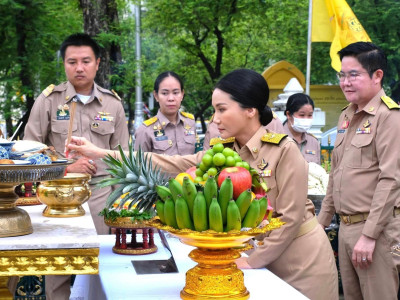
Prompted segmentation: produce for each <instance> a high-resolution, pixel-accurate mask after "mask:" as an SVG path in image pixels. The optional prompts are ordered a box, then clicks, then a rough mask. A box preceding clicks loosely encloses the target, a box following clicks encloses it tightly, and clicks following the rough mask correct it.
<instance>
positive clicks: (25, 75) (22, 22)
mask: <svg viewBox="0 0 400 300" xmlns="http://www.w3.org/2000/svg"><path fill="white" fill-rule="evenodd" d="M29 3H30V1H22V4H23V5H25V9H24V10H22V11H21V14H20V17H19V18H20V19H19V21H18V22H16V23H15V24H16V36H17V37H18V42H17V53H18V61H19V64H20V66H21V71H20V73H19V77H20V80H21V83H22V87H21V90H22V92H23V94H24V95H25V97H26V112H25V114H24V115H23V116H22V118H21V120H20V122H23V124H22V126H21V127H20V129H19V134H18V136H19V137H23V132H24V128H25V125H26V123H28V119H29V115H30V113H31V109H32V106H33V103H34V101H35V99H34V98H33V90H34V87H33V83H32V81H31V78H30V77H29V74H30V73H29V66H28V63H27V61H26V59H25V58H26V57H27V55H26V52H27V51H26V45H25V42H26V35H27V32H29V31H30V30H31V25H30V17H29V16H27V15H29V14H28V11H29V9H30V7H29V6H30V4H29ZM9 118H10V120H8V118H7V119H6V123H7V133H8V136H11V135H12V134H13V128H12V122H11V116H9ZM18 123H19V122H18ZM10 124H11V126H10Z"/></svg>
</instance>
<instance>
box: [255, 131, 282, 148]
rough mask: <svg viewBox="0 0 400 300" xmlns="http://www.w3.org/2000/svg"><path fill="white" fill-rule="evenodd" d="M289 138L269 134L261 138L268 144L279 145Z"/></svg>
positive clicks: (272, 133)
mask: <svg viewBox="0 0 400 300" xmlns="http://www.w3.org/2000/svg"><path fill="white" fill-rule="evenodd" d="M287 136H288V135H287V134H282V133H274V132H268V133H266V134H264V135H263V136H262V137H261V140H262V141H263V142H266V143H270V144H276V145H279V143H280V142H281V141H282V140H283V139H284V138H285V137H287Z"/></svg>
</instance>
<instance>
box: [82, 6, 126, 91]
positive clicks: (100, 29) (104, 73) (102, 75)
mask: <svg viewBox="0 0 400 300" xmlns="http://www.w3.org/2000/svg"><path fill="white" fill-rule="evenodd" d="M80 5H81V8H82V13H83V24H84V31H85V33H87V34H89V35H90V36H92V37H96V36H97V35H98V34H99V33H114V34H118V33H117V32H115V29H114V28H117V26H116V25H117V24H118V10H117V3H116V1H115V0H97V1H94V0H80ZM114 25H115V26H114ZM101 43H102V46H103V47H102V48H101V51H100V66H99V70H98V71H97V75H96V78H95V81H96V83H97V84H99V85H100V86H102V87H104V88H107V89H111V86H110V80H109V78H108V75H110V74H111V73H112V63H115V64H119V63H121V60H122V58H121V48H120V46H119V45H118V44H115V43H114V42H108V41H104V40H102V41H101Z"/></svg>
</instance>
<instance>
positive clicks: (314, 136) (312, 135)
mask: <svg viewBox="0 0 400 300" xmlns="http://www.w3.org/2000/svg"><path fill="white" fill-rule="evenodd" d="M307 134H308V135H311V136H312V137H313V138H315V139H317V140H318V138H317V137H316V136H315V135H313V134H312V133H309V132H307Z"/></svg>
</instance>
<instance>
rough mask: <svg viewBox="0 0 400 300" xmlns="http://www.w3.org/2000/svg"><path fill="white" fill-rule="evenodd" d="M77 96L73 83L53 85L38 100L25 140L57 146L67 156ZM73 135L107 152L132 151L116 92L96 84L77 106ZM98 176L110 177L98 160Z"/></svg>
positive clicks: (57, 149) (59, 152) (123, 113)
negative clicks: (85, 99) (71, 118)
mask: <svg viewBox="0 0 400 300" xmlns="http://www.w3.org/2000/svg"><path fill="white" fill-rule="evenodd" d="M74 96H76V92H75V88H74V87H73V85H72V84H71V83H70V82H65V83H62V84H60V85H58V86H54V85H50V86H49V87H47V88H46V89H45V90H44V91H43V92H42V93H41V94H40V95H39V97H38V98H37V99H36V101H35V104H34V105H33V108H32V111H31V114H30V116H29V120H28V123H27V124H26V127H25V135H24V139H26V140H34V141H39V142H41V143H44V144H46V145H48V146H54V148H55V149H56V151H57V152H58V154H59V155H61V156H64V149H65V140H66V139H67V135H68V127H69V117H70V111H69V109H70V107H71V100H72V98H73V97H74ZM72 135H74V136H82V137H85V138H86V139H88V140H89V141H91V142H92V143H93V144H95V145H96V146H98V147H100V148H104V149H117V146H118V145H119V144H121V146H122V147H123V148H124V149H128V141H129V133H128V127H127V124H126V118H125V112H124V108H123V106H122V103H121V100H120V99H119V97H118V96H117V95H115V94H114V93H113V92H111V91H109V90H106V89H103V88H101V87H100V86H98V85H97V84H94V87H93V92H92V95H91V96H90V99H89V100H88V102H87V103H86V104H85V105H84V104H83V103H82V102H80V101H78V102H77V103H76V109H75V117H74V124H73V128H72ZM96 165H97V173H96V175H95V176H94V177H96V176H101V175H108V173H107V172H106V171H105V167H106V165H105V164H104V162H102V161H101V160H97V161H96Z"/></svg>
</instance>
